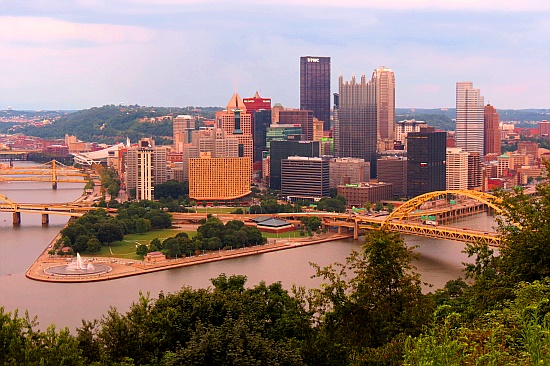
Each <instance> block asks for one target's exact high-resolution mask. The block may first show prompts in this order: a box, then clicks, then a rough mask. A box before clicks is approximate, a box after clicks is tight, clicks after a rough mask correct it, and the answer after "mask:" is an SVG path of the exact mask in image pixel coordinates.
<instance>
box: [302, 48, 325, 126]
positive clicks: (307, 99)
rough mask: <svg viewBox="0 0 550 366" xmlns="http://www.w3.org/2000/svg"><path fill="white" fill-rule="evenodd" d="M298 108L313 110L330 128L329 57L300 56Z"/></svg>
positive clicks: (316, 116)
mask: <svg viewBox="0 0 550 366" xmlns="http://www.w3.org/2000/svg"><path fill="white" fill-rule="evenodd" d="M300 109H304V110H310V111H313V117H315V118H317V119H319V120H321V121H323V126H324V129H325V130H326V131H329V130H330V57H317V56H304V57H300Z"/></svg>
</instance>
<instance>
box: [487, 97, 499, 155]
mask: <svg viewBox="0 0 550 366" xmlns="http://www.w3.org/2000/svg"><path fill="white" fill-rule="evenodd" d="M498 122H499V118H498V113H497V110H496V109H495V107H493V106H492V105H490V104H487V105H486V106H485V107H484V108H483V125H484V127H485V134H484V141H485V143H484V146H485V151H484V155H487V154H500V152H501V151H500V150H501V148H500V128H499V126H498Z"/></svg>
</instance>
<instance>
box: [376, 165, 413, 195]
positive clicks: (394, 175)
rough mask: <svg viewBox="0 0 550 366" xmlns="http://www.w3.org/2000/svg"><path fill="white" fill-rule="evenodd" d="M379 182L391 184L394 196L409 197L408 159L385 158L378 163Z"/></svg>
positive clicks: (377, 175)
mask: <svg viewBox="0 0 550 366" xmlns="http://www.w3.org/2000/svg"><path fill="white" fill-rule="evenodd" d="M376 168H377V174H376V177H377V179H378V181H379V182H385V183H391V184H392V185H393V195H394V196H397V197H407V158H406V157H403V156H383V157H382V158H380V159H378V161H377V162H376Z"/></svg>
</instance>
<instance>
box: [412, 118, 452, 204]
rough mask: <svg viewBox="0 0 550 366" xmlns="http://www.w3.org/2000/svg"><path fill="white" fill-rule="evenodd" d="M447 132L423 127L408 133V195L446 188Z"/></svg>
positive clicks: (417, 194) (414, 195) (413, 195)
mask: <svg viewBox="0 0 550 366" xmlns="http://www.w3.org/2000/svg"><path fill="white" fill-rule="evenodd" d="M445 142H446V133H445V132H435V131H434V130H433V128H423V129H421V130H420V132H410V133H409V134H408V135H407V146H408V150H407V196H408V197H416V196H419V195H421V194H424V193H428V192H432V191H442V190H445V188H446V168H445V164H446V162H445V160H446V146H445Z"/></svg>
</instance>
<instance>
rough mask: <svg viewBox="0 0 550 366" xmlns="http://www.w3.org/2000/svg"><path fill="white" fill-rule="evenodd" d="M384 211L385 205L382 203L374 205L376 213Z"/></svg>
mask: <svg viewBox="0 0 550 366" xmlns="http://www.w3.org/2000/svg"><path fill="white" fill-rule="evenodd" d="M383 209H384V205H383V204H382V202H376V203H375V204H374V211H382V210H383Z"/></svg>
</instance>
